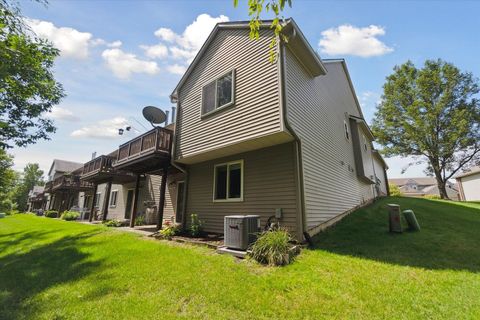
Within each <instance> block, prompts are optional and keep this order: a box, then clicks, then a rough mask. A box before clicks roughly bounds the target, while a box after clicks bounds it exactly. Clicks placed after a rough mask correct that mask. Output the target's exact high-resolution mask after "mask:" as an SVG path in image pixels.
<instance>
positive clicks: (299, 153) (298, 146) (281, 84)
mask: <svg viewBox="0 0 480 320" xmlns="http://www.w3.org/2000/svg"><path fill="white" fill-rule="evenodd" d="M294 36H295V34H293V37H294ZM277 43H278V45H277V50H278V53H279V55H278V65H279V70H280V81H279V90H280V108H281V113H282V114H283V122H284V125H285V127H286V128H287V130H288V131H289V133H290V134H291V135H292V136H293V138H294V139H295V149H296V152H295V153H296V163H297V168H296V169H297V172H296V174H297V175H298V184H299V186H298V188H299V193H300V212H301V233H302V234H303V236H304V237H305V240H306V241H307V242H308V243H309V245H312V240H311V238H310V234H309V233H308V232H307V231H306V230H307V226H306V215H305V192H304V182H303V160H302V143H301V140H300V138H299V137H298V135H297V134H296V133H295V131H294V130H293V128H292V126H291V125H290V123H289V122H288V112H287V96H286V90H285V88H286V82H285V45H284V44H283V42H282V41H280V39H278V41H277Z"/></svg>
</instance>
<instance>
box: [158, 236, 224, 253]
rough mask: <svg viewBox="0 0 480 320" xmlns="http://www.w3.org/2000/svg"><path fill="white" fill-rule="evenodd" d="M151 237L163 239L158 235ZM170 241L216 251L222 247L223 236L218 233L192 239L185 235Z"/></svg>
mask: <svg viewBox="0 0 480 320" xmlns="http://www.w3.org/2000/svg"><path fill="white" fill-rule="evenodd" d="M153 236H154V237H155V238H157V239H165V238H163V237H162V236H161V235H160V234H158V233H157V234H155V235H153ZM171 241H176V242H180V243H188V244H193V245H199V246H204V247H208V248H212V249H217V248H218V247H220V246H223V235H222V234H218V233H207V234H205V235H204V236H202V237H195V238H194V237H192V236H190V235H189V234H187V233H186V234H180V235H177V236H174V237H172V239H171Z"/></svg>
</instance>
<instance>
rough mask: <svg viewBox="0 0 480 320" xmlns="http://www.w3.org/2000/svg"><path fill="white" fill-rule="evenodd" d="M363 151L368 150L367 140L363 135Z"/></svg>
mask: <svg viewBox="0 0 480 320" xmlns="http://www.w3.org/2000/svg"><path fill="white" fill-rule="evenodd" d="M363 150H365V151H367V150H368V144H367V138H366V137H365V135H363Z"/></svg>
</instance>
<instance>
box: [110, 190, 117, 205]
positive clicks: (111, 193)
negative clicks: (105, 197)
mask: <svg viewBox="0 0 480 320" xmlns="http://www.w3.org/2000/svg"><path fill="white" fill-rule="evenodd" d="M114 192H116V193H117V195H116V197H115V204H112V200H113V198H112V195H113V193H114ZM109 201H110V203H109V204H108V205H109V207H110V208H115V207H116V206H117V203H118V189H115V190H112V191H111V192H110V200H109Z"/></svg>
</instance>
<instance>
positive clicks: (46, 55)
mask: <svg viewBox="0 0 480 320" xmlns="http://www.w3.org/2000/svg"><path fill="white" fill-rule="evenodd" d="M58 55H59V51H58V50H57V49H55V48H54V47H53V46H52V45H51V44H50V43H49V42H47V41H46V40H43V39H39V38H37V37H35V35H34V34H33V32H32V31H31V30H29V29H28V27H26V26H25V23H24V19H23V17H22V16H21V13H20V10H19V8H18V7H17V6H16V5H12V4H9V2H7V1H6V0H0V148H8V147H12V146H13V145H17V146H26V145H28V144H32V143H35V142H36V141H37V140H39V139H48V137H49V134H51V133H53V132H55V127H54V125H53V122H52V120H50V119H47V118H45V114H46V113H48V112H50V111H51V109H52V107H53V106H54V105H56V104H58V103H59V102H60V100H61V99H62V98H63V97H64V91H63V88H62V85H61V84H60V83H58V82H57V81H55V79H54V76H53V72H52V68H53V64H54V59H55V58H56V57H57V56H58Z"/></svg>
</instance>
